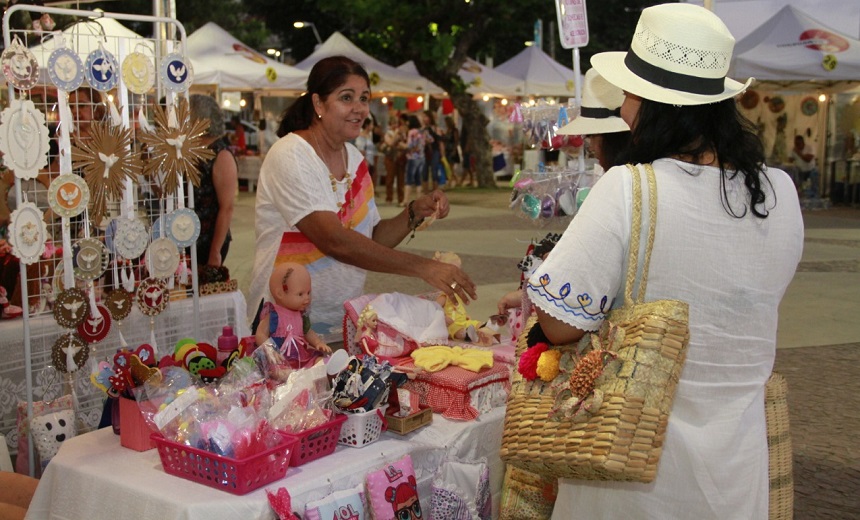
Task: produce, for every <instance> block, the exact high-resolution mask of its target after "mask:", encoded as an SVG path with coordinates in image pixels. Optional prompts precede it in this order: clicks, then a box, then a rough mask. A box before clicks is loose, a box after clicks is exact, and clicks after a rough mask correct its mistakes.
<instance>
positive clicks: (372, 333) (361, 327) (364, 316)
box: [354, 305, 379, 356]
mask: <svg viewBox="0 0 860 520" xmlns="http://www.w3.org/2000/svg"><path fill="white" fill-rule="evenodd" d="M355 325H356V327H358V331H356V333H355V339H354V341H355V344H356V345H357V346H358V347H360V348H361V351H362V352H364V353H365V354H367V355H368V356H373V355H375V353H376V348H377V347H379V339H377V337H376V327H377V326H378V325H379V318H378V317H377V315H376V310H374V308H373V307H371V306H370V305H367V306H366V307H365V308H364V309H363V310H362V311H361V315H359V317H358V321H357V322H356V324H355Z"/></svg>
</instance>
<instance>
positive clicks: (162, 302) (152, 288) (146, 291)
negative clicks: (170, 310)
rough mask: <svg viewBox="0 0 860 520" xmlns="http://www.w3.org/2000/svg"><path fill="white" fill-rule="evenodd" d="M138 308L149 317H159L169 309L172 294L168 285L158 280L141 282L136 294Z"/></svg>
mask: <svg viewBox="0 0 860 520" xmlns="http://www.w3.org/2000/svg"><path fill="white" fill-rule="evenodd" d="M135 296H136V299H137V308H138V309H140V312H142V313H144V314H146V315H147V316H157V315H159V314H161V312H162V311H163V310H164V309H166V308H167V304H168V302H169V301H170V293H169V292H168V291H167V284H166V283H165V282H164V280H161V279H158V278H147V279H146V280H143V281H142V282H140V285H139V286H138V288H137V293H136V294H135Z"/></svg>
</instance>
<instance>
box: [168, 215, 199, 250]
mask: <svg viewBox="0 0 860 520" xmlns="http://www.w3.org/2000/svg"><path fill="white" fill-rule="evenodd" d="M166 219H167V226H166V229H165V234H166V235H167V238H169V239H171V240H173V242H174V243H175V244H176V245H177V246H179V247H191V246H193V245H194V242H196V241H197V237H199V236H200V218H199V217H198V216H197V213H195V212H194V210H193V209H188V208H180V209H175V210H173V211H171V212H170V213H168V214H167V217H166Z"/></svg>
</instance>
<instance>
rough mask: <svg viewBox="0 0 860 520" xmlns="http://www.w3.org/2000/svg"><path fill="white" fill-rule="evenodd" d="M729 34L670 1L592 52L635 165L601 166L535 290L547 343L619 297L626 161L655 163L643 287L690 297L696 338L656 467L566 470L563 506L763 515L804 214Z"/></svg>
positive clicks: (642, 167)
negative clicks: (747, 109) (617, 44)
mask: <svg viewBox="0 0 860 520" xmlns="http://www.w3.org/2000/svg"><path fill="white" fill-rule="evenodd" d="M651 42H660V44H659V45H651ZM734 44H735V39H734V38H733V37H732V35H731V33H730V32H729V30H728V29H727V28H726V26H725V24H724V23H723V22H722V21H721V20H720V19H719V17H717V16H716V15H715V14H714V13H712V12H711V11H709V10H707V9H705V8H702V7H700V6H696V5H692V4H683V3H674V4H662V5H657V6H653V7H648V8H646V9H644V10H643V11H642V13H641V16H640V18H639V22H638V25H637V27H636V32H635V36H634V37H633V41H632V44H631V45H630V50H629V51H628V52H609V53H600V54H597V55H595V56H594V57H592V59H591V64H592V66H593V67H594V68H596V69H597V72H598V73H599V74H600V75H601V76H603V77H604V78H605V79H606V80H607V81H609V82H610V83H612V84H613V85H615V86H616V87H618V88H620V89H622V90H623V91H624V92H625V99H624V103H623V105H622V106H621V117H622V119H624V121H625V122H626V123H627V124H628V125H629V126H630V128H631V132H632V134H631V144H630V146H629V147H628V148H627V150H626V151H625V152H624V153H622V157H621V160H623V161H624V162H627V163H632V164H634V165H637V163H638V165H637V166H636V167H635V173H634V172H631V171H630V170H629V169H628V168H627V167H625V166H617V167H614V168H610V169H609V171H607V172H606V174H604V175H603V176H602V177H601V178H600V180H599V181H597V183H596V184H595V185H594V187H593V188H592V189H591V192H590V193H589V195H588V198H587V199H586V200H585V203H584V204H583V205H582V207H581V208H580V210H579V212H578V213H577V215H576V217H575V218H574V219H573V220H572V221H571V223H570V225H569V226H568V228H567V230H566V231H565V232H564V234H563V235H562V237H561V240H560V241H559V243H558V244H557V245H556V247H555V248H554V249H553V250H552V252H551V253H550V254H549V256H547V258H546V260H544V262H543V263H542V264H541V265H540V266H539V267H538V269H537V270H536V271H535V273H534V274H533V275H532V277H531V278H530V279H529V282H528V284H527V286H526V293H527V296H528V298H529V299H530V300H531V302H532V304H533V305H534V307H535V310H536V313H537V315H538V323H539V326H540V328H541V329H542V331H543V333H544V334H545V336H546V338H547V339H548V340H549V342H550V343H552V344H569V343H573V342H576V341H577V340H579V339H580V338H581V337H582V336H583V335H585V334H586V333H587V332H588V331H595V330H598V328H599V327H600V326H601V323H602V322H603V321H604V319H605V316H606V313H607V312H608V311H609V310H610V309H609V308H608V307H610V305H611V306H615V307H619V306H620V305H622V302H623V300H624V297H623V294H624V287H623V286H624V278H625V263H626V262H625V260H626V258H627V252H628V244H629V243H630V239H631V237H630V235H631V229H630V228H631V223H630V215H631V211H632V209H631V208H632V205H633V204H634V202H638V201H634V200H633V195H632V185H633V178H632V176H633V175H639V176H640V177H644V173H645V171H646V169H647V167H648V165H649V164H650V165H651V166H652V167H653V169H654V171H655V173H656V178H657V186H656V190H657V193H656V195H657V200H656V204H657V226H656V235H655V239H654V244H653V253H652V255H651V262H650V269H649V272H648V288H647V290H648V292H647V294H646V295H644V296H645V301H653V300H659V299H674V300H681V301H684V302H686V303H688V304H689V332H690V340H689V345H688V347H687V354H686V363H685V365H684V368H683V372H682V374H681V378H680V381H679V382H678V386H677V390H676V393H675V398H674V404H673V407H672V413H671V415H670V417H669V423H668V429H667V431H666V437H665V443H664V444H663V452H662V456H661V458H660V461H659V467H658V470H657V476H656V479H655V480H654V481H653V482H651V483H649V484H643V483H636V482H599V481H588V482H583V481H577V480H569V479H560V480H559V493H558V498H557V500H556V503H555V508H554V510H553V515H552V518H554V519H556V520H560V519H564V520H569V519H576V518H583V519H589V520H600V519H617V518H660V519H666V520H670V519H689V518H695V519H697V520H709V519H714V520H717V519H726V518H767V517H768V489H769V486H768V447H767V434H766V423H765V410H764V396H765V384H766V382H767V379H768V377H769V376H770V374H771V370H772V369H773V363H774V356H775V353H776V350H775V346H776V329H777V316H778V311H779V303H780V300H781V299H782V297H783V295H784V294H785V290H786V288H787V287H788V284H789V282H791V279H792V277H793V276H794V272H795V270H796V268H797V265H798V262H799V261H800V257H801V253H802V249H803V219H802V217H801V214H800V205H799V203H798V200H797V193H796V192H795V189H794V184H793V183H792V181H791V178H790V177H789V176H788V175H787V174H786V173H785V172H784V171H781V170H777V169H774V168H768V167H767V166H766V165H765V153H764V149H763V146H762V143H761V141H760V140H759V139H758V136H757V135H756V133H755V128H754V126H753V124H752V123H751V122H750V121H748V120H746V119H745V118H744V117H743V116H742V115H741V114H740V113H739V111H738V107H737V105H736V104H735V100H734V99H733V98H734V97H735V96H736V95H739V94H740V93H742V92H743V91H744V90H745V89H746V88H747V87H748V86H749V84H750V83H751V81H752V79H750V80H749V81H748V82H747V83H746V84H743V83H739V82H737V81H734V80H731V79H729V78H726V73H727V71H728V68H729V63H730V62H731V56H732V50H733V48H734ZM667 48H670V49H677V50H680V51H681V52H663V50H664V49H667ZM642 185H643V190H642V191H643V193H644V194H646V196H647V193H648V189H647V188H645V186H647V182H646V180H644V179H643V180H642ZM642 231H643V233H645V234H646V235H647V233H648V226H647V225H646V226H643V229H642ZM641 240H642V241H643V242H644V241H645V240H646V238H642V239H641ZM637 278H638V277H637ZM542 279H543V280H544V281H545V282H547V283H544V284H540V280H542ZM564 284H568V285H567V286H566V288H565V291H562V293H561V294H569V295H571V296H569V297H554V298H553V297H552V295H558V294H560V293H559V289H560V288H561V287H562V286H563V285H564ZM577 301H578V302H579V303H577ZM601 301H606V302H613V301H614V304H610V305H607V306H604V305H603V304H602V303H601ZM588 302H590V303H588ZM533 331H534V329H533Z"/></svg>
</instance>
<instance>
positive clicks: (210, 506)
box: [27, 407, 505, 520]
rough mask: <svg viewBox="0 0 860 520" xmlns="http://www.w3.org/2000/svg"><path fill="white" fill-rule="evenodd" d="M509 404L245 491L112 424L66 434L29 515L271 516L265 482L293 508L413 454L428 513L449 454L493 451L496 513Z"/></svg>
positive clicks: (129, 519)
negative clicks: (205, 479)
mask: <svg viewBox="0 0 860 520" xmlns="http://www.w3.org/2000/svg"><path fill="white" fill-rule="evenodd" d="M504 417H505V410H504V408H503V407H502V408H496V409H494V410H492V411H491V412H489V413H487V414H484V415H482V416H481V417H479V418H478V419H477V420H475V421H470V422H454V421H448V420H446V419H443V418H442V417H440V416H439V415H435V416H434V417H433V424H431V425H429V426H427V427H424V428H422V429H420V430H418V431H416V432H413V433H411V434H408V435H406V436H400V435H397V434H394V433H388V432H386V433H383V435H382V437H381V438H380V439H379V440H378V441H376V442H373V443H371V444H368V445H367V446H365V447H363V448H359V449H356V448H350V447H346V446H338V448H337V450H336V451H335V452H334V453H333V454H331V455H328V456H326V457H323V458H321V459H318V460H316V461H313V462H310V463H308V464H305V465H304V466H299V467H297V468H292V467H291V468H289V470H288V471H287V476H286V477H285V478H284V479H282V480H280V481H277V482H273V483H272V484H269V485H268V486H264V487H261V488H260V489H257V490H256V491H254V492H252V493H249V494H247V495H243V496H235V495H231V494H229V493H226V492H224V491H220V490H217V489H213V488H210V487H207V486H204V485H201V484H197V483H194V482H191V481H189V480H185V479H182V478H179V477H175V476H172V475H168V474H166V473H165V472H164V470H163V469H162V467H161V461H160V459H159V457H158V452H157V451H156V450H150V451H146V452H142V453H138V452H135V451H131V450H128V449H125V448H123V447H121V446H120V444H119V438H118V437H117V436H115V435H114V434H113V433H112V432H111V431H110V429H102V430H98V431H95V432H91V433H88V434H85V435H82V436H78V437H75V438H73V439H70V440H68V441H66V442H65V443H64V444H63V446H62V448H61V449H60V451H59V453H58V454H57V455H56V456H55V457H54V459H53V460H52V461H51V463H50V464H49V465H48V468H47V470H46V471H45V474H44V475H43V476H42V479H41V481H40V482H39V487H38V489H37V490H36V495H35V496H34V497H33V501H32V503H31V504H30V509H29V511H28V513H27V518H28V519H30V520H37V519H51V520H79V519H82V518H86V519H88V520H97V519H105V520H143V519H147V518H152V519H157V520H172V519H176V520H196V519H199V520H221V519H223V520H234V519H239V518H241V519H243V520H252V519H271V518H274V515H273V513H272V511H271V509H270V508H269V505H268V501H267V499H266V492H265V489H266V488H268V489H272V490H275V489H278V488H280V487H285V488H286V489H287V490H288V491H289V492H290V495H291V496H292V498H293V502H292V503H293V509H294V511H296V512H298V513H299V514H302V513H303V512H304V506H305V504H306V503H307V502H309V501H312V500H316V499H319V498H322V497H324V496H327V495H328V494H330V493H331V492H332V491H337V490H340V489H346V488H349V487H352V486H355V485H358V484H360V483H362V482H363V481H364V476H365V475H366V474H367V473H368V472H370V471H372V470H375V469H379V468H381V467H382V466H383V465H384V464H386V463H389V462H393V461H395V460H397V459H399V458H401V457H403V455H405V454H407V453H408V454H410V455H411V457H412V460H413V464H414V466H415V473H416V478H417V480H418V492H419V496H421V502H422V506H423V507H424V509H425V511H427V512H428V513H427V514H428V518H429V510H430V509H429V498H430V484H431V481H432V478H433V475H434V473H435V471H436V469H437V468H438V467H439V465H440V464H441V462H442V461H443V460H444V459H445V458H446V457H450V458H460V459H474V458H478V457H486V458H487V459H488V462H489V466H490V482H491V490H492V494H493V502H494V507H493V512H494V515H496V516H497V515H498V502H499V499H500V495H501V481H502V477H503V473H504V471H503V464H502V461H501V460H500V459H499V448H500V446H501V438H502V427H503V424H504Z"/></svg>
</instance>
